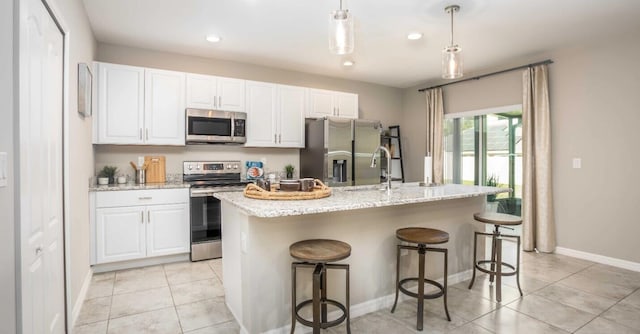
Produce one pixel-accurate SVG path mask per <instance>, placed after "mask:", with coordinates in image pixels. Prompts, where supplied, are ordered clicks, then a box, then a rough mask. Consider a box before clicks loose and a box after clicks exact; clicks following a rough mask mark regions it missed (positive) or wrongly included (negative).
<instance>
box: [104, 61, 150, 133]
mask: <svg viewBox="0 0 640 334" xmlns="http://www.w3.org/2000/svg"><path fill="white" fill-rule="evenodd" d="M97 86H98V110H97V113H98V138H97V144H142V142H143V139H142V137H143V133H142V132H143V120H144V118H143V117H144V69H143V68H141V67H134V66H125V65H116V64H106V63H98V83H97Z"/></svg>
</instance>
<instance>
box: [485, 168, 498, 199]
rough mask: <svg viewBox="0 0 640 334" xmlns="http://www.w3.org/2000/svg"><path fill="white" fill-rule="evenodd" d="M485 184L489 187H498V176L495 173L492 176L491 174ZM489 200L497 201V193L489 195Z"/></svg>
mask: <svg viewBox="0 0 640 334" xmlns="http://www.w3.org/2000/svg"><path fill="white" fill-rule="evenodd" d="M485 185H486V186H487V187H497V186H498V177H497V176H495V175H494V174H491V176H489V178H488V179H487V182H486V184H485ZM487 201H489V202H495V201H496V194H491V195H487Z"/></svg>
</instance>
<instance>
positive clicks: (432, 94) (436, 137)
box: [425, 88, 444, 184]
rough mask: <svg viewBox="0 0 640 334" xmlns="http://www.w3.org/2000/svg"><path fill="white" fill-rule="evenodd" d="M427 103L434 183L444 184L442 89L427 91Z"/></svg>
mask: <svg viewBox="0 0 640 334" xmlns="http://www.w3.org/2000/svg"><path fill="white" fill-rule="evenodd" d="M425 95H426V101H427V127H426V129H427V133H426V137H427V152H425V153H426V154H427V155H429V154H431V157H432V159H433V181H432V182H434V183H438V184H442V183H443V182H444V173H443V170H444V147H443V146H442V145H443V144H442V142H443V140H444V137H443V136H444V133H443V129H444V124H443V119H444V105H443V102H442V88H432V89H429V90H426V91H425Z"/></svg>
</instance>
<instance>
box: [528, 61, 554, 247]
mask: <svg viewBox="0 0 640 334" xmlns="http://www.w3.org/2000/svg"><path fill="white" fill-rule="evenodd" d="M522 91H523V92H522V98H523V103H522V138H523V182H522V184H523V186H522V220H523V225H522V238H523V245H522V246H523V250H525V251H532V250H535V249H537V250H538V251H540V252H553V251H554V250H555V247H556V228H555V222H554V211H553V191H552V184H551V125H550V118H551V117H550V111H549V83H548V69H547V65H538V66H534V67H530V68H528V69H526V70H525V71H524V72H523V74H522Z"/></svg>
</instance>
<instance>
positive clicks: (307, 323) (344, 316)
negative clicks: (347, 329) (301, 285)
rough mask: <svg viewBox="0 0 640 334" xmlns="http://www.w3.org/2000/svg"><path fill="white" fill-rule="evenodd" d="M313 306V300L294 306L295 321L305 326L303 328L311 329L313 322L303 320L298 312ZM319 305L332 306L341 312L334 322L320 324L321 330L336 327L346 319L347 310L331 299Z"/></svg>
mask: <svg viewBox="0 0 640 334" xmlns="http://www.w3.org/2000/svg"><path fill="white" fill-rule="evenodd" d="M310 304H313V299H307V300H305V301H303V302H300V303H299V304H298V305H296V320H298V321H299V322H300V323H301V324H303V325H305V326H309V327H313V321H309V320H307V319H305V318H303V317H302V316H301V315H300V314H299V313H298V312H299V311H300V310H301V309H302V308H303V307H305V306H307V305H310ZM320 304H325V305H333V306H335V307H337V308H339V309H340V310H341V311H342V315H341V316H340V317H338V318H337V319H335V320H331V321H327V322H320V327H321V328H322V329H327V328H329V327H334V326H337V325H339V324H341V323H342V322H343V321H344V320H345V319H346V318H347V308H346V307H345V306H344V305H343V304H342V303H340V302H338V301H336V300H333V299H326V300H322V301H320Z"/></svg>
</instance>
